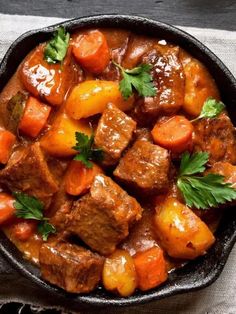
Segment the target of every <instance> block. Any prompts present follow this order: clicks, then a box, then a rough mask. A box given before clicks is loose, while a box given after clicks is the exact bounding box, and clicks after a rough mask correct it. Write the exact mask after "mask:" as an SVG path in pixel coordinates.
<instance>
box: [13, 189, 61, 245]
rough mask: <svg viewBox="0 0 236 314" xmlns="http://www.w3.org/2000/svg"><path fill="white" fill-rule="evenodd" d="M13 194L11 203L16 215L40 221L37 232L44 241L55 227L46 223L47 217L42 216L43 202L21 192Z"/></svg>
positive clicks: (54, 230)
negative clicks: (13, 199)
mask: <svg viewBox="0 0 236 314" xmlns="http://www.w3.org/2000/svg"><path fill="white" fill-rule="evenodd" d="M13 195H14V197H15V199H16V200H15V202H14V203H13V206H14V207H15V209H16V213H15V215H16V217H18V218H24V219H33V220H38V221H40V223H39V225H38V232H39V233H40V234H41V236H42V238H43V240H44V241H46V240H47V238H48V236H49V234H51V233H55V232H56V228H55V227H54V226H53V225H51V224H50V223H48V221H47V220H48V218H45V217H44V216H43V204H42V203H41V202H40V201H39V200H38V199H37V198H35V197H33V196H30V195H27V194H25V193H22V192H14V193H13Z"/></svg>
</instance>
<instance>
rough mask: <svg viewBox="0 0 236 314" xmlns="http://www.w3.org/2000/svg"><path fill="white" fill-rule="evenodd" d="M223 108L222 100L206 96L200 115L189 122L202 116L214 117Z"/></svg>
mask: <svg viewBox="0 0 236 314" xmlns="http://www.w3.org/2000/svg"><path fill="white" fill-rule="evenodd" d="M224 108H225V105H224V104H223V102H222V101H217V100H216V99H214V98H211V97H210V98H207V100H206V101H205V102H204V104H203V107H202V111H201V113H200V115H199V116H198V117H197V118H196V119H193V120H192V121H191V122H195V121H197V120H200V119H202V118H205V119H206V118H210V119H212V118H215V117H217V116H218V115H219V114H220V113H221V112H222V111H223V110H224Z"/></svg>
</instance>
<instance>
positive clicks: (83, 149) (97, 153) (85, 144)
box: [72, 132, 103, 168]
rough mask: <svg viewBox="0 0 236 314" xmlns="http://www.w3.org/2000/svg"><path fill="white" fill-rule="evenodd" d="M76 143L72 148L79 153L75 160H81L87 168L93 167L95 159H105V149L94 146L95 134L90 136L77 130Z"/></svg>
mask: <svg viewBox="0 0 236 314" xmlns="http://www.w3.org/2000/svg"><path fill="white" fill-rule="evenodd" d="M75 138H76V145H75V146H73V147H72V148H73V149H75V150H77V151H78V152H79V154H77V155H76V156H75V157H74V160H79V161H81V162H82V163H83V164H84V165H85V166H86V167H87V168H92V167H93V163H92V162H91V160H93V161H101V160H102V159H103V151H102V149H101V148H95V147H94V135H93V134H92V135H91V136H90V137H89V136H88V135H86V134H84V133H81V132H75Z"/></svg>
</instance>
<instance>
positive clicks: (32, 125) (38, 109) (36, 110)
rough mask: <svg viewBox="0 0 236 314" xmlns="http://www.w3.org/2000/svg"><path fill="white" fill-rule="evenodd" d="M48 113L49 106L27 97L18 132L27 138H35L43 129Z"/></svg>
mask: <svg viewBox="0 0 236 314" xmlns="http://www.w3.org/2000/svg"><path fill="white" fill-rule="evenodd" d="M50 111H51V108H50V107H49V106H47V105H45V104H43V103H41V102H40V101H38V100H37V99H36V98H34V97H29V98H28V100H27V102H26V105H25V110H24V113H23V116H22V118H21V121H20V124H19V130H20V131H21V132H23V133H24V134H26V135H28V136H31V137H37V136H38V135H39V133H40V132H41V130H42V129H43V128H44V127H45V125H46V123H47V119H48V116H49V114H50Z"/></svg>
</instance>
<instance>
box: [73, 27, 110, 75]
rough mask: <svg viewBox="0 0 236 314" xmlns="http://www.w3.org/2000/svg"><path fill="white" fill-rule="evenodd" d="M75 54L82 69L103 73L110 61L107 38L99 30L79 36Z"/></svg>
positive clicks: (74, 50) (75, 45)
mask: <svg viewBox="0 0 236 314" xmlns="http://www.w3.org/2000/svg"><path fill="white" fill-rule="evenodd" d="M73 54H74V56H75V58H76V60H77V61H78V62H79V63H80V64H81V66H82V67H84V68H85V69H86V70H88V71H89V72H92V73H95V74H99V73H101V72H102V71H103V70H104V69H105V68H106V66H107V65H108V63H109V60H110V51H109V47H108V45H107V40H106V37H105V36H104V35H103V33H101V32H100V31H98V30H92V31H89V32H87V33H85V34H81V35H79V36H78V37H77V38H76V40H75V43H74V47H73Z"/></svg>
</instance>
